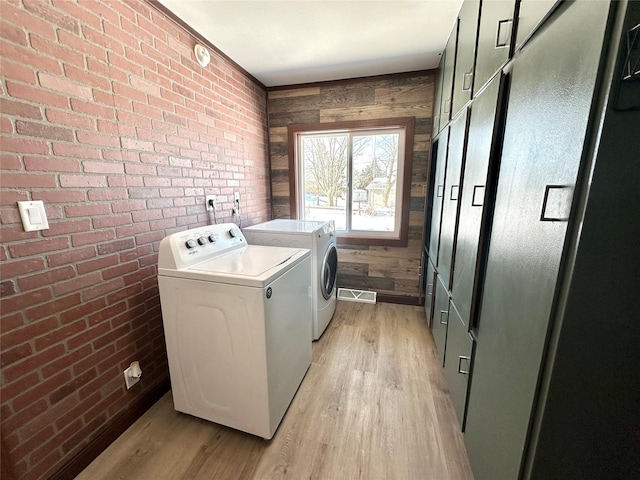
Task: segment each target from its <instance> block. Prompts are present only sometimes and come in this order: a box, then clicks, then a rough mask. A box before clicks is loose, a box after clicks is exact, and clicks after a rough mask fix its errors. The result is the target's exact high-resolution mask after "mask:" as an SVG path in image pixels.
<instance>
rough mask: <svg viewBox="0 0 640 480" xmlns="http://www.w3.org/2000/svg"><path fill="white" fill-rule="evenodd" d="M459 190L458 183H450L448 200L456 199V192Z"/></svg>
mask: <svg viewBox="0 0 640 480" xmlns="http://www.w3.org/2000/svg"><path fill="white" fill-rule="evenodd" d="M459 190H460V186H459V185H451V195H449V200H454V201H455V200H458V192H459Z"/></svg>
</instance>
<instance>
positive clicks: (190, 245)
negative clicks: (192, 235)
mask: <svg viewBox="0 0 640 480" xmlns="http://www.w3.org/2000/svg"><path fill="white" fill-rule="evenodd" d="M184 245H185V246H186V247H187V248H188V249H189V250H191V249H192V248H196V242H194V241H193V240H191V239H189V240H187V241H186V242H185V244H184Z"/></svg>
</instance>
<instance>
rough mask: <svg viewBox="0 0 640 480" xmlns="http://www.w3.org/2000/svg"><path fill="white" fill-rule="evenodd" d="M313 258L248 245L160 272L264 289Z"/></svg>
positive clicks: (303, 251) (287, 250)
mask: <svg viewBox="0 0 640 480" xmlns="http://www.w3.org/2000/svg"><path fill="white" fill-rule="evenodd" d="M309 256H310V251H309V250H307V249H304V248H288V247H267V246H262V245H247V246H246V247H244V248H241V249H237V250H233V251H231V252H228V253H226V254H224V255H220V256H218V257H215V258H211V259H209V260H205V261H203V262H200V263H197V264H195V265H192V266H191V267H188V268H184V269H181V270H175V269H163V268H160V269H158V275H159V276H169V277H179V278H185V279H191V280H202V281H205V282H217V283H227V284H232V285H244V286H248V287H260V288H262V287H265V286H266V285H268V284H269V283H271V282H272V281H274V280H275V279H276V278H278V277H280V276H281V275H283V274H284V273H285V272H287V271H288V270H289V269H291V268H292V267H293V266H295V265H297V264H298V263H300V262H301V261H303V260H304V259H307V258H309Z"/></svg>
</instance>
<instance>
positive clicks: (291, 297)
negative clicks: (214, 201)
mask: <svg viewBox="0 0 640 480" xmlns="http://www.w3.org/2000/svg"><path fill="white" fill-rule="evenodd" d="M310 271H311V264H310V252H309V250H308V249H298V248H284V247H280V248H278V247H265V246H253V245H247V242H246V240H245V238H244V237H243V235H242V233H241V232H240V230H239V229H238V228H237V227H236V225H235V224H220V225H211V226H207V227H200V228H195V229H192V230H187V231H185V232H180V233H175V234H173V235H170V236H168V237H166V238H164V239H163V240H162V241H161V242H160V250H159V257H158V285H159V288H160V303H161V307H162V319H163V324H164V332H165V339H166V344H167V355H168V360H169V373H170V375H171V388H172V393H173V401H174V407H175V409H176V410H178V411H180V412H184V413H188V414H191V415H194V416H197V417H200V418H204V419H206V420H210V421H212V422H216V423H220V424H222V425H226V426H229V427H232V428H235V429H238V430H242V431H244V432H248V433H252V434H254V435H258V436H260V437H263V438H267V439H269V438H271V437H272V436H273V435H274V433H275V431H276V428H277V427H278V425H279V423H280V421H281V420H282V417H283V416H284V414H285V412H286V410H287V408H288V407H289V404H290V403H291V400H292V399H293V397H294V395H295V393H296V391H297V389H298V387H299V385H300V382H302V379H303V377H304V375H305V373H306V372H307V369H308V368H309V366H310V365H311V336H312V334H311V317H312V315H311V295H310V293H309V292H310V289H311V282H310Z"/></svg>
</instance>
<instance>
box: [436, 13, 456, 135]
mask: <svg viewBox="0 0 640 480" xmlns="http://www.w3.org/2000/svg"><path fill="white" fill-rule="evenodd" d="M457 41H458V20H456V23H455V25H454V26H453V31H452V32H451V35H450V36H449V41H448V42H447V47H446V48H445V51H444V70H443V72H444V73H443V79H442V105H441V106H440V127H441V128H442V127H443V126H444V125H446V124H447V123H448V122H449V120H451V107H452V98H453V74H454V71H455V68H456V45H457Z"/></svg>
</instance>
